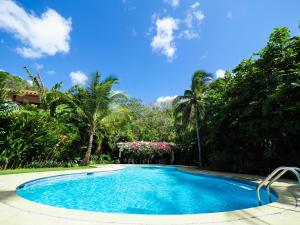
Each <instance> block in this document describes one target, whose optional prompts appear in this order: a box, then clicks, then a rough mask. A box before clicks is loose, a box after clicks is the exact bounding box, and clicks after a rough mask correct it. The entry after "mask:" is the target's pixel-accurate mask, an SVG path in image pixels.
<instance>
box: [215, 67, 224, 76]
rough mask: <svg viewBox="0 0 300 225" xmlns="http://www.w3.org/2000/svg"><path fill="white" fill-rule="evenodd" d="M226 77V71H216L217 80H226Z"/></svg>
mask: <svg viewBox="0 0 300 225" xmlns="http://www.w3.org/2000/svg"><path fill="white" fill-rule="evenodd" d="M224 77H225V70H223V69H217V71H216V78H224Z"/></svg>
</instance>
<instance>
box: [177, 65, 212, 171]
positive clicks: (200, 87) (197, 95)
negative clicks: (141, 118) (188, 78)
mask: <svg viewBox="0 0 300 225" xmlns="http://www.w3.org/2000/svg"><path fill="white" fill-rule="evenodd" d="M210 78H211V74H209V73H207V72H205V71H203V70H198V71H196V72H195V73H194V75H193V78H192V85H191V89H188V90H185V92H184V95H182V96H178V97H176V98H175V100H174V105H175V109H174V113H175V121H176V123H177V124H179V125H181V126H183V127H185V128H188V127H189V126H190V125H191V124H195V128H196V134H197V146H198V154H199V158H198V160H199V166H200V167H202V152H201V134H200V120H201V119H202V118H203V116H204V107H205V91H206V89H207V81H209V79H210Z"/></svg>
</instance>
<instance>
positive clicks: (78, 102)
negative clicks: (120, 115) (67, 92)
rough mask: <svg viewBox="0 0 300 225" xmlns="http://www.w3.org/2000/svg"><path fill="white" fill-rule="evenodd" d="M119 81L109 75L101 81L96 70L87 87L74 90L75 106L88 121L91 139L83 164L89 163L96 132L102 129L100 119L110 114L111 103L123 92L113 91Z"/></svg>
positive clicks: (74, 88)
mask: <svg viewBox="0 0 300 225" xmlns="http://www.w3.org/2000/svg"><path fill="white" fill-rule="evenodd" d="M117 81H118V79H117V78H115V77H113V76H109V77H107V78H106V79H104V80H103V81H100V73H99V72H96V73H95V74H94V75H93V77H92V80H91V82H90V83H89V85H88V86H87V87H79V86H75V87H73V89H72V92H73V100H72V102H73V106H75V107H76V111H77V112H78V115H79V116H80V117H81V118H82V120H83V121H84V122H85V123H86V125H87V128H88V134H89V141H88V147H87V150H86V153H85V155H84V158H83V160H82V165H86V164H88V162H89V160H90V156H91V152H92V146H93V141H94V137H95V135H96V132H97V131H99V130H100V129H99V128H98V125H99V124H100V121H101V120H102V119H103V118H104V117H106V116H107V115H108V114H109V105H110V103H111V102H112V101H113V100H114V99H115V98H118V97H120V96H121V95H122V96H123V94H120V92H113V91H112V86H113V85H114V84H116V83H117Z"/></svg>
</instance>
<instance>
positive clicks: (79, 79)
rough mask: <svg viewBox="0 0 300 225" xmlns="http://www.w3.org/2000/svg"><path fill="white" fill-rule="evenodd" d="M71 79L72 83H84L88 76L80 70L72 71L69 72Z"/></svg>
mask: <svg viewBox="0 0 300 225" xmlns="http://www.w3.org/2000/svg"><path fill="white" fill-rule="evenodd" d="M70 77H71V81H72V84H73V85H76V84H79V85H84V84H85V82H86V81H87V80H88V77H87V76H86V75H85V74H84V73H83V72H81V71H74V72H71V73H70Z"/></svg>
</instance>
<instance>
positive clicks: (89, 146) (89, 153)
mask: <svg viewBox="0 0 300 225" xmlns="http://www.w3.org/2000/svg"><path fill="white" fill-rule="evenodd" d="M95 131H96V119H95V115H94V120H93V124H92V127H91V132H90V139H89V145H88V149H87V151H86V153H85V155H84V158H83V160H82V163H81V165H82V166H86V165H87V164H88V163H89V161H90V157H91V153H92V147H93V140H94V135H95Z"/></svg>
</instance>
